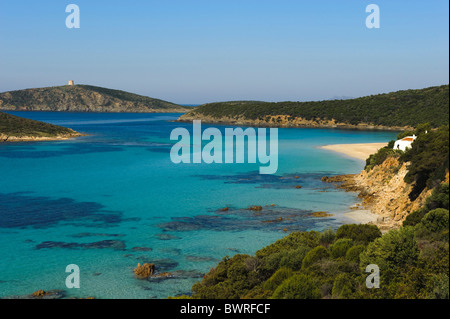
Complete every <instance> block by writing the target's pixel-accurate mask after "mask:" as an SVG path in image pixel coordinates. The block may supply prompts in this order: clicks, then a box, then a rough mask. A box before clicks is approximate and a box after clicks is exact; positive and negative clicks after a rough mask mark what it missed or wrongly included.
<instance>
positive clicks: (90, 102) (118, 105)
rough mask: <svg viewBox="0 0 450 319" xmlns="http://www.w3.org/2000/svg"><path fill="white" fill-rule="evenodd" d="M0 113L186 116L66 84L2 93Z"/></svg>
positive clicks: (123, 95) (139, 99)
mask: <svg viewBox="0 0 450 319" xmlns="http://www.w3.org/2000/svg"><path fill="white" fill-rule="evenodd" d="M0 110H9V111H66V112H130V113H159V112H161V113H170V112H173V113H178V112H179V113H184V112H187V111H188V110H190V108H186V107H184V106H181V105H177V104H174V103H170V102H166V101H163V100H158V99H153V98H150V97H147V96H142V95H137V94H133V93H128V92H125V91H119V90H112V89H107V88H102V87H97V86H90V85H73V86H71V85H65V86H55V87H46V88H37V89H26V90H18V91H10V92H4V93H0Z"/></svg>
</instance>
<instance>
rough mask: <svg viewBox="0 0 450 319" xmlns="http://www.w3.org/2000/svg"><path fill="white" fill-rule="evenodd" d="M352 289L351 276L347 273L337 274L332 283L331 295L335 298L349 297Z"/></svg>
mask: <svg viewBox="0 0 450 319" xmlns="http://www.w3.org/2000/svg"><path fill="white" fill-rule="evenodd" d="M353 291H354V282H353V278H352V277H351V276H350V275H349V274H347V273H341V274H339V275H338V276H337V277H336V279H335V280H334V283H333V290H332V296H333V298H335V299H347V298H350V296H351V295H352V293H353Z"/></svg>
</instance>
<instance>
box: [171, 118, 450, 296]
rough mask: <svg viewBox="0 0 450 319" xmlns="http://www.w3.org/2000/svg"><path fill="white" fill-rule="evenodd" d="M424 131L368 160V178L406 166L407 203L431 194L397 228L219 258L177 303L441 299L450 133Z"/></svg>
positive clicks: (329, 234) (292, 238) (311, 236)
mask: <svg viewBox="0 0 450 319" xmlns="http://www.w3.org/2000/svg"><path fill="white" fill-rule="evenodd" d="M427 128H429V125H419V128H418V129H417V130H416V131H415V132H414V133H416V134H418V138H417V140H416V141H415V142H414V143H413V145H412V148H411V149H409V150H407V151H406V152H400V151H395V152H392V153H388V149H387V148H386V149H382V150H380V151H379V153H378V154H376V155H374V156H371V158H370V159H368V160H367V164H368V167H366V169H368V170H370V171H371V172H374V171H377V170H378V171H379V170H381V166H385V165H386V163H389V162H396V161H397V162H398V160H400V162H401V163H403V164H402V165H401V166H402V167H403V166H404V165H407V168H408V174H406V175H405V176H404V180H405V182H406V183H408V185H414V187H412V188H411V187H405V188H404V189H399V190H398V191H399V192H404V191H405V190H407V189H412V191H411V193H409V194H405V195H406V196H408V195H409V197H412V198H416V197H417V194H418V193H420V192H422V190H423V189H424V188H425V187H427V188H429V190H430V192H428V193H429V194H430V195H429V196H428V197H427V198H426V201H425V203H424V204H423V205H422V206H421V207H420V208H419V209H418V210H416V211H414V212H412V213H410V214H409V215H408V216H406V219H404V221H403V223H402V224H401V225H400V226H399V227H397V228H395V229H391V230H389V231H387V232H385V233H384V234H382V232H381V231H380V229H379V228H378V226H377V225H368V224H367V225H356V224H354V225H343V226H341V227H340V228H338V229H337V230H336V231H334V230H331V229H329V230H326V231H323V232H316V231H310V232H293V233H291V234H289V235H288V236H286V237H285V238H282V239H280V240H278V241H277V242H275V243H273V244H271V245H269V246H267V247H265V248H263V249H261V250H259V251H257V252H256V253H255V255H253V256H251V255H244V254H238V255H235V256H234V257H232V258H230V257H228V256H227V257H225V258H223V260H222V261H221V262H220V263H219V264H218V265H217V267H215V268H213V269H211V271H209V273H207V274H206V275H205V276H204V277H203V279H202V280H201V281H200V282H197V283H196V284H195V285H194V286H193V287H192V295H190V296H180V297H178V298H192V299H242V298H245V299H261V298H263V299H264V298H274V299H321V298H326V299H329V298H333V299H372V298H373V299H380V298H381V299H417V298H420V299H430V298H431V299H448V298H449V184H448V167H449V162H448V152H449V146H448V145H449V127H448V126H443V127H440V128H439V129H437V130H433V131H428V129H427ZM410 133H411V132H406V133H402V134H400V135H399V136H402V135H404V134H410ZM387 153H388V154H387ZM392 159H395V161H392ZM390 160H391V161H390ZM369 166H370V167H369ZM398 168H399V167H391V168H390V169H391V170H393V171H394V172H395V171H396V170H397V169H398ZM392 179H393V180H394V179H395V178H394V177H393V178H392ZM394 197H395V195H394ZM392 200H393V199H392V198H391V201H392ZM368 265H377V266H378V267H379V271H380V286H379V288H371V289H369V288H368V287H367V285H366V279H367V277H368V276H369V273H367V272H366V267H367V266H368Z"/></svg>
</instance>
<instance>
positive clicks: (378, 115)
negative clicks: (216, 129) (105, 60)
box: [179, 85, 449, 129]
mask: <svg viewBox="0 0 450 319" xmlns="http://www.w3.org/2000/svg"><path fill="white" fill-rule="evenodd" d="M448 117H449V86H448V85H442V86H438V87H429V88H426V89H420V90H406V91H398V92H393V93H387V94H379V95H371V96H366V97H361V98H355V99H349V100H342V99H339V100H326V101H320V102H278V103H272V102H258V101H238V102H219V103H209V104H204V105H201V106H199V107H198V108H196V109H194V110H192V111H191V112H189V113H187V114H185V115H183V116H181V117H180V119H179V121H192V120H195V119H199V120H203V121H205V122H210V123H230V124H236V125H260V126H276V127H341V128H364V129H406V128H414V127H416V126H417V125H419V124H421V123H427V122H428V123H430V124H431V125H432V126H433V127H438V126H441V125H447V124H448V123H449V119H448Z"/></svg>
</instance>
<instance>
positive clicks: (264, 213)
mask: <svg viewBox="0 0 450 319" xmlns="http://www.w3.org/2000/svg"><path fill="white" fill-rule="evenodd" d="M311 213H312V211H306V210H301V209H294V208H285V207H264V208H262V210H259V211H253V210H249V209H229V210H228V211H220V210H219V211H217V212H215V213H214V214H212V215H198V216H194V217H177V218H172V220H171V221H170V222H166V223H161V224H159V225H157V226H158V227H160V228H161V229H163V230H164V231H177V232H186V231H196V230H214V231H244V230H265V231H283V230H284V231H305V230H309V229H316V228H323V227H324V226H327V227H333V226H336V225H337V224H336V220H335V219H334V218H315V217H312V216H311Z"/></svg>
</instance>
